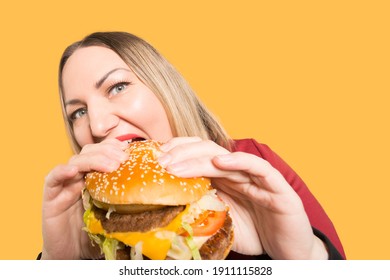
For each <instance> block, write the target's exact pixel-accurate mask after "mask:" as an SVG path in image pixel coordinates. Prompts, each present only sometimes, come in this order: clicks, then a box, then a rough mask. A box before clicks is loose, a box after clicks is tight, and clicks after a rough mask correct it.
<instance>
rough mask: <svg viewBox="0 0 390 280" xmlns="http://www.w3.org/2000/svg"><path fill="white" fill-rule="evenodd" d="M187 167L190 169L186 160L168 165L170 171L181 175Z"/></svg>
mask: <svg viewBox="0 0 390 280" xmlns="http://www.w3.org/2000/svg"><path fill="white" fill-rule="evenodd" d="M187 169H188V164H186V163H185V162H181V163H174V164H172V165H170V166H169V167H168V171H169V172H171V173H173V174H176V175H180V173H182V172H183V171H185V170H187Z"/></svg>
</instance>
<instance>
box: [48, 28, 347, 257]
mask: <svg viewBox="0 0 390 280" xmlns="http://www.w3.org/2000/svg"><path fill="white" fill-rule="evenodd" d="M59 86H60V95H61V101H62V105H63V106H62V108H63V114H64V118H65V123H66V125H67V130H68V133H69V136H70V139H71V141H72V145H73V148H74V151H75V155H74V156H73V157H72V158H71V159H70V160H69V162H68V163H67V164H65V165H60V166H57V167H55V168H54V169H53V170H52V171H51V172H50V173H49V174H48V176H47V178H46V180H45V187H44V199H43V241H44V242H43V250H42V255H41V257H42V259H93V258H99V257H100V252H99V251H97V250H98V248H97V247H92V246H91V243H90V241H89V239H88V236H87V235H86V233H85V232H83V231H82V230H81V229H82V227H83V222H82V213H83V207H82V202H81V198H80V194H81V190H82V189H83V187H84V180H83V178H84V174H85V173H86V172H89V171H92V170H96V171H102V172H109V171H112V170H115V169H116V168H117V167H118V166H119V164H120V163H121V162H123V161H125V160H126V157H127V155H126V153H125V152H124V149H125V147H126V146H127V143H126V141H119V140H118V139H121V140H128V139H129V138H134V137H138V138H144V139H154V140H158V141H161V142H164V143H165V144H164V145H163V146H162V150H163V154H162V155H161V156H160V157H159V162H160V164H161V165H163V166H164V167H165V168H166V169H167V170H168V171H169V172H171V173H173V174H175V175H177V176H182V177H193V176H206V177H210V178H211V179H212V182H213V186H214V187H215V188H217V189H218V193H219V195H220V196H221V197H222V198H223V199H224V201H225V202H226V203H227V204H229V207H230V211H231V215H232V220H233V223H234V225H235V242H234V244H233V248H232V252H231V254H230V255H229V256H228V258H272V259H329V258H330V259H339V258H344V257H345V256H344V252H343V248H342V245H341V243H340V241H339V238H338V236H337V234H336V231H335V229H334V228H333V225H332V223H331V221H330V220H329V218H328V217H327V215H326V214H325V212H324V211H323V209H322V208H321V206H320V205H319V203H318V202H317V201H316V199H315V198H314V197H313V196H312V194H311V193H310V191H309V190H308V188H307V187H306V185H305V184H304V183H303V181H302V180H301V179H300V178H299V177H298V175H297V174H295V172H294V171H293V170H292V169H291V168H290V167H289V166H288V165H287V164H286V163H284V162H283V161H282V160H281V159H280V158H279V157H278V156H277V155H276V154H275V153H273V152H272V151H271V150H270V149H269V148H268V147H267V146H265V145H263V144H259V143H257V142H256V141H254V140H252V139H244V140H232V139H230V138H229V136H228V135H227V134H226V133H225V131H224V130H223V128H222V127H221V125H220V124H219V123H218V122H217V121H216V119H215V118H214V117H213V116H212V115H211V114H210V112H208V110H207V109H206V108H205V107H204V105H203V104H202V103H201V102H200V101H199V99H198V98H197V97H196V96H195V94H194V93H193V92H192V90H191V89H190V87H189V85H188V84H187V82H186V81H185V80H184V79H183V78H182V76H181V75H180V74H179V73H178V72H177V71H176V70H175V69H174V68H173V67H172V65H170V64H169V63H168V62H167V61H166V60H165V59H164V58H163V57H162V56H161V55H160V54H159V53H158V52H157V51H156V50H155V49H154V48H153V47H151V46H150V45H149V44H148V43H146V42H145V41H143V40H142V39H140V38H138V37H136V36H134V35H131V34H128V33H123V32H104V33H94V34H91V35H89V36H87V37H86V38H84V39H83V40H82V41H80V42H76V43H74V44H72V45H71V46H69V47H68V48H67V49H66V50H65V52H64V54H63V57H62V59H61V62H60V69H59Z"/></svg>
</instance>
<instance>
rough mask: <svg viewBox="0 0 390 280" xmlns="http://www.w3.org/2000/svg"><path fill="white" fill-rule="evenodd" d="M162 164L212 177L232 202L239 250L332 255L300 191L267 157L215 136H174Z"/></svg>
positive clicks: (171, 169)
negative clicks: (236, 147) (229, 147)
mask: <svg viewBox="0 0 390 280" xmlns="http://www.w3.org/2000/svg"><path fill="white" fill-rule="evenodd" d="M161 150H162V151H163V154H162V155H161V156H160V157H159V162H160V164H161V165H162V166H164V167H165V168H166V169H167V170H168V171H169V172H170V173H172V174H174V175H176V176H180V177H198V176H204V177H209V178H211V179H212V185H213V187H214V188H216V189H218V195H219V196H220V197H221V198H222V199H223V200H224V201H225V202H226V203H227V204H228V205H229V208H230V213H231V217H232V220H233V224H234V236H235V239H234V244H233V248H232V249H233V250H234V251H236V252H238V253H241V254H246V255H260V254H263V253H267V254H268V255H269V256H270V257H271V258H273V259H321V258H322V259H326V258H327V257H328V254H327V251H326V248H325V246H324V244H323V243H322V241H321V240H320V239H318V238H317V237H316V236H315V235H314V234H313V231H312V228H311V225H310V222H309V220H308V217H307V215H306V212H305V210H304V208H303V204H302V201H301V199H300V198H299V196H298V195H297V193H296V192H295V191H294V190H293V188H292V187H291V186H290V185H289V184H288V183H287V181H286V180H285V179H284V177H283V176H282V175H281V174H280V173H279V172H278V171H277V170H276V169H275V168H273V167H272V166H271V164H269V163H268V162H267V161H265V160H263V159H262V158H260V157H257V156H255V155H252V154H248V153H243V152H234V153H231V152H229V151H228V150H226V149H225V148H223V147H221V146H219V145H217V144H216V143H215V142H213V141H210V140H206V141H205V140H202V139H200V138H198V137H178V138H173V139H171V140H170V141H168V142H167V143H165V144H164V145H163V146H161Z"/></svg>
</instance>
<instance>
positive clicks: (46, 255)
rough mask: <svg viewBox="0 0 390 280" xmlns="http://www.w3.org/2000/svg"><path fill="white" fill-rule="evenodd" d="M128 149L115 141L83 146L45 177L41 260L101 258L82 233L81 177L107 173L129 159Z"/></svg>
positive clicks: (82, 185) (96, 247) (95, 247)
mask: <svg viewBox="0 0 390 280" xmlns="http://www.w3.org/2000/svg"><path fill="white" fill-rule="evenodd" d="M126 147H127V144H126V143H122V142H120V141H119V140H116V139H110V140H105V141H103V142H101V143H99V144H91V145H85V146H84V147H83V149H82V150H81V152H80V154H78V155H75V156H73V157H72V158H71V159H70V160H69V162H68V164H66V165H59V166H57V167H55V168H54V169H53V170H52V171H51V172H50V173H49V174H48V175H47V177H46V179H45V185H44V193H43V207H42V232H43V249H42V259H93V258H98V257H99V256H100V249H99V248H98V246H94V247H93V246H92V243H91V241H90V240H89V238H88V235H87V233H86V232H84V231H83V230H82V228H83V227H84V224H83V218H82V217H83V213H84V209H83V203H82V200H81V191H82V190H83V188H84V174H85V173H87V172H90V171H102V172H110V171H112V170H115V169H116V168H118V167H119V165H120V163H121V162H123V161H125V160H126V159H127V158H128V155H127V153H125V152H124V151H123V150H124V149H125V148H126Z"/></svg>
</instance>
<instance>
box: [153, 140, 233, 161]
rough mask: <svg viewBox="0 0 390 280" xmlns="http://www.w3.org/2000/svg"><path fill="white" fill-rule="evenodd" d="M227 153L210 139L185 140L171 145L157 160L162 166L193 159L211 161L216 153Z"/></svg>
mask: <svg viewBox="0 0 390 280" xmlns="http://www.w3.org/2000/svg"><path fill="white" fill-rule="evenodd" d="M227 153H229V151H228V150H226V149H224V148H223V147H221V146H219V145H217V144H216V143H215V142H213V141H211V140H203V141H194V142H186V143H182V144H180V145H177V146H175V147H172V148H171V149H170V150H169V151H168V152H165V153H162V154H161V155H160V156H159V158H158V161H159V163H160V164H161V165H162V166H163V167H168V166H169V165H172V164H176V163H179V162H184V161H187V160H191V159H194V163H196V162H200V160H197V159H201V160H205V161H207V160H208V161H211V159H212V158H213V157H214V156H216V155H222V154H227Z"/></svg>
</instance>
